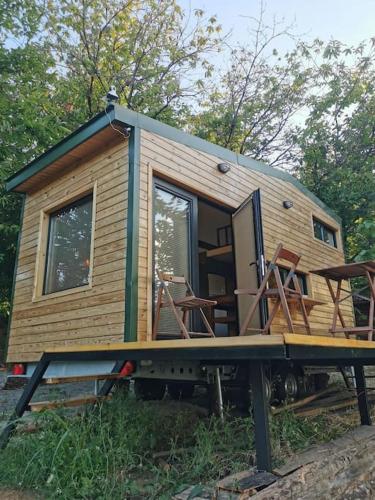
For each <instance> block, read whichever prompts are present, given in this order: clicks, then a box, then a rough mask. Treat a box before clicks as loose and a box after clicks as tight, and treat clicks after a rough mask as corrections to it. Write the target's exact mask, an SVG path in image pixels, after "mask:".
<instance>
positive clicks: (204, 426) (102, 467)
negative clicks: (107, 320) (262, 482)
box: [0, 396, 345, 499]
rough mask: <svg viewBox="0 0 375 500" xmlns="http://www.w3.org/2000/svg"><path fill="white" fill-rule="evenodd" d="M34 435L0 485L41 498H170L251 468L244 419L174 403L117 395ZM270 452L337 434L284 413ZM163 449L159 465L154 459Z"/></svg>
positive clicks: (12, 453) (1, 474)
mask: <svg viewBox="0 0 375 500" xmlns="http://www.w3.org/2000/svg"><path fill="white" fill-rule="evenodd" d="M38 421H39V422H38V424H39V425H40V428H41V430H40V432H38V433H35V434H25V435H22V436H15V437H14V438H12V440H11V441H10V444H9V445H8V448H7V449H6V450H4V451H3V452H1V454H0V486H6V487H16V488H27V489H32V490H35V491H37V492H39V493H40V494H41V495H43V496H44V497H46V498H69V499H78V498H95V499H108V498H111V499H124V498H131V499H137V498H150V499H153V498H160V499H163V498H170V497H171V494H172V493H174V492H176V491H177V490H180V489H182V488H183V487H184V486H188V485H192V484H203V483H204V484H209V483H212V482H214V481H217V480H219V479H220V478H222V477H224V476H225V475H228V474H231V473H233V472H237V471H239V470H244V469H246V468H248V467H249V466H250V465H252V464H253V455H254V451H253V423H252V420H251V418H250V417H248V418H232V417H231V418H227V419H226V420H225V423H224V424H223V423H222V422H221V421H220V420H219V419H217V418H215V417H211V418H204V417H202V416H199V413H197V412H195V411H194V410H193V409H192V407H189V406H187V405H181V404H179V403H173V402H168V403H165V402H164V403H163V402H161V403H157V402H137V401H135V400H134V399H133V398H131V397H128V398H127V399H125V398H123V397H121V396H117V397H115V398H113V400H112V401H109V402H106V403H104V404H103V405H102V406H100V407H98V408H97V409H96V410H95V411H88V412H86V414H84V415H81V416H73V417H72V416H70V417H69V416H67V415H66V414H65V413H63V412H62V411H58V412H46V413H44V414H41V415H40V416H39V417H38ZM271 424H272V425H271V429H272V436H273V448H274V453H275V452H276V456H277V457H278V459H279V460H280V459H281V457H282V456H283V455H288V454H289V453H292V452H293V451H294V450H297V449H301V448H303V447H306V446H308V445H310V444H311V443H313V442H316V441H319V440H322V439H329V438H331V437H335V436H336V435H339V434H340V433H341V432H343V431H344V430H345V428H344V426H341V427H340V426H336V427H335V426H331V432H330V433H327V422H326V421H325V420H324V419H314V420H305V419H296V418H295V417H294V416H293V415H291V414H284V415H283V416H281V417H278V418H277V419H274V420H273V421H272V423H271ZM161 450H169V453H167V454H166V456H163V458H162V459H160V458H156V457H154V454H155V452H159V451H161Z"/></svg>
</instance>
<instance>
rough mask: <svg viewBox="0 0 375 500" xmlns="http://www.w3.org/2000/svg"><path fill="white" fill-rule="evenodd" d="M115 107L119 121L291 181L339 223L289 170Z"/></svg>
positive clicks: (331, 212) (323, 204) (338, 217)
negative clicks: (280, 168) (271, 165)
mask: <svg viewBox="0 0 375 500" xmlns="http://www.w3.org/2000/svg"><path fill="white" fill-rule="evenodd" d="M114 110H115V119H116V121H119V122H121V123H124V124H126V125H131V126H138V127H140V128H142V129H144V130H147V131H148V132H154V133H156V134H158V135H161V136H162V137H165V138H166V139H171V140H173V141H175V142H178V143H180V144H184V145H185V146H189V147H192V148H194V149H197V150H199V151H203V152H205V153H207V154H211V155H213V156H218V157H219V158H221V159H223V160H226V161H229V162H232V163H236V164H238V165H241V166H243V167H246V168H248V169H250V170H254V171H256V172H260V173H262V174H264V175H269V176H271V177H275V178H277V179H280V180H283V181H286V182H289V183H291V184H293V185H294V186H295V187H296V188H297V189H299V190H300V191H301V192H302V193H303V194H305V195H306V196H307V197H308V198H310V199H311V201H313V202H314V203H316V204H317V205H318V206H319V207H320V208H321V209H322V210H324V211H325V212H326V213H327V214H329V215H330V216H331V217H332V218H333V219H335V220H336V221H337V222H338V223H339V224H340V225H341V217H340V216H339V215H337V214H336V213H335V212H334V210H332V209H331V208H330V207H328V206H327V205H326V204H325V203H324V202H323V201H322V200H320V199H319V198H318V197H317V196H316V195H315V194H314V193H312V192H311V191H310V190H309V189H307V188H306V187H305V186H304V185H303V184H302V183H301V182H300V181H299V180H298V179H296V178H295V177H294V176H293V175H291V174H289V173H288V172H285V171H283V170H279V169H277V168H275V167H270V166H269V165H267V164H266V163H263V162H261V161H258V160H253V159H252V158H249V157H248V156H245V155H242V154H239V153H234V152H233V151H231V150H229V149H226V148H224V147H223V146H219V145H217V144H213V143H212V142H209V141H206V140H205V139H201V138H200V137H197V136H195V135H192V134H189V133H187V132H183V131H182V130H179V129H177V128H175V127H172V126H171V125H167V124H166V123H162V122H159V121H157V120H155V119H154V118H150V117H149V116H146V115H142V114H140V113H137V112H135V111H132V110H130V109H127V108H125V107H123V106H120V105H118V104H115V105H114Z"/></svg>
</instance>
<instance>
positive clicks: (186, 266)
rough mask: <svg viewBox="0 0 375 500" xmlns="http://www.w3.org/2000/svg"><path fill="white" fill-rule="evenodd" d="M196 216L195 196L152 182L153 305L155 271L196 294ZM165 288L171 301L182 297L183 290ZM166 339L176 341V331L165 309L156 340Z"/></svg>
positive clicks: (168, 185) (158, 182)
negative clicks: (181, 279) (179, 280)
mask: <svg viewBox="0 0 375 500" xmlns="http://www.w3.org/2000/svg"><path fill="white" fill-rule="evenodd" d="M197 213H198V210H197V198H196V196H194V195H192V194H190V193H187V192H186V191H183V190H181V189H179V188H177V187H175V186H173V185H170V184H168V183H166V182H164V181H161V180H159V179H154V187H153V227H154V304H155V302H156V294H157V290H158V286H159V280H158V276H157V272H158V271H160V272H164V273H170V274H173V275H175V276H185V277H186V278H187V279H188V280H189V282H190V283H191V284H192V287H193V290H194V291H195V292H196V293H198V292H197V289H196V286H197V283H198V275H197V274H198V242H197V229H196V228H197ZM168 285H169V287H170V288H169V290H170V292H171V294H172V296H173V297H174V298H175V299H178V298H182V297H183V296H184V295H185V290H184V287H183V286H181V285H174V284H172V283H169V284H168ZM190 321H191V318H190ZM168 336H169V337H170V336H176V337H178V336H179V327H178V325H177V322H176V318H175V317H174V315H173V313H172V312H171V310H170V309H169V308H165V309H162V310H161V315H160V322H159V329H158V338H163V337H168Z"/></svg>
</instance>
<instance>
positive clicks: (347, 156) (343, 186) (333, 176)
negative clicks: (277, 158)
mask: <svg viewBox="0 0 375 500" xmlns="http://www.w3.org/2000/svg"><path fill="white" fill-rule="evenodd" d="M313 54H314V56H313V57H314V59H315V58H316V57H320V58H321V62H320V64H317V65H316V66H317V71H316V80H317V82H320V85H319V91H317V92H315V93H313V94H311V95H310V96H309V98H308V101H307V104H308V107H309V116H308V118H307V120H306V124H305V127H304V128H303V129H300V130H299V131H298V132H296V133H295V140H296V142H298V144H299V146H300V150H301V153H300V165H299V166H298V167H297V168H296V169H295V171H296V175H297V176H298V177H299V178H300V180H301V181H302V182H303V183H304V184H305V185H306V186H307V187H308V188H309V189H311V191H313V192H314V193H315V194H316V195H317V196H318V197H319V198H320V199H322V200H323V201H325V202H326V203H327V204H328V205H329V206H330V207H332V208H333V209H334V210H335V211H336V212H337V213H338V214H339V215H340V216H341V218H342V222H343V229H344V237H345V244H346V252H347V255H348V257H349V258H354V257H355V255H356V253H357V252H358V251H360V249H359V248H358V246H357V244H354V242H355V241H357V242H358V241H363V239H362V238H359V240H358V239H357V238H356V236H355V235H356V232H357V231H358V230H362V229H361V228H363V227H365V226H363V225H362V224H363V222H364V221H366V220H368V221H371V220H373V219H374V216H375V176H374V172H375V155H374V153H375V94H374V83H373V82H374V77H375V70H374V65H373V60H374V59H373V58H374V45H373V43H371V44H370V45H369V44H360V45H359V46H358V47H356V48H347V47H345V46H344V45H343V44H341V43H339V42H331V43H329V44H327V45H326V46H325V45H323V44H322V43H321V42H319V43H318V44H317V43H316V44H315V45H314V51H313ZM348 59H349V61H348Z"/></svg>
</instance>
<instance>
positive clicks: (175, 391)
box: [167, 382, 194, 401]
mask: <svg viewBox="0 0 375 500" xmlns="http://www.w3.org/2000/svg"><path fill="white" fill-rule="evenodd" d="M167 387H168V394H169V395H170V397H171V398H172V399H175V400H176V401H180V400H181V399H189V398H191V397H193V394H194V384H182V383H180V382H169V384H168V386H167Z"/></svg>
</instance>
